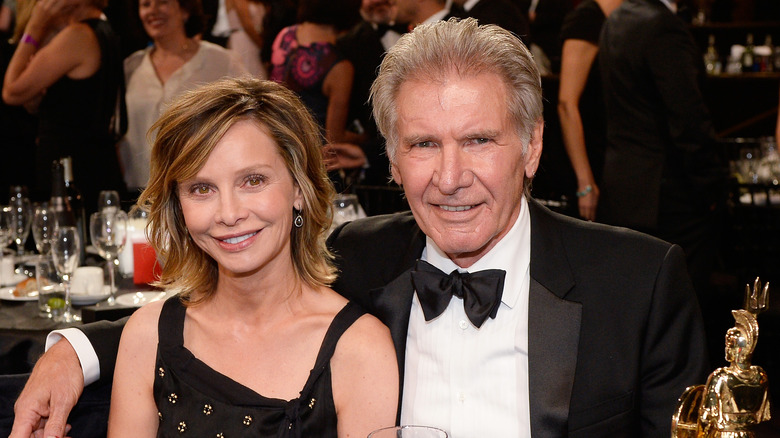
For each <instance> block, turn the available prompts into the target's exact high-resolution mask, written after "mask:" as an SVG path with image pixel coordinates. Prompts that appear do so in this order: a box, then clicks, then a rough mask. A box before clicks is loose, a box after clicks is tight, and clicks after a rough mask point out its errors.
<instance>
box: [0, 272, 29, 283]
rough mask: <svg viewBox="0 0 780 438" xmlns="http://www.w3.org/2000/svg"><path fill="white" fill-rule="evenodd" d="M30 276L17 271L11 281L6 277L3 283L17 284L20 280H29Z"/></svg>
mask: <svg viewBox="0 0 780 438" xmlns="http://www.w3.org/2000/svg"><path fill="white" fill-rule="evenodd" d="M28 278H30V277H28V276H26V275H24V274H16V273H15V274H14V276H13V277H12V278H11V281H6V280H5V279H3V284H2V285H3V286H16V285H17V284H18V283H19V282H20V281H22V280H27V279H28Z"/></svg>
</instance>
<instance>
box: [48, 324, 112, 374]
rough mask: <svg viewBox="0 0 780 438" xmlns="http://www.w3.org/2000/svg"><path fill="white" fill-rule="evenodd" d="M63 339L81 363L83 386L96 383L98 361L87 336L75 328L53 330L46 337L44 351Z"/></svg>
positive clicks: (98, 371)
mask: <svg viewBox="0 0 780 438" xmlns="http://www.w3.org/2000/svg"><path fill="white" fill-rule="evenodd" d="M63 337H64V338H65V339H67V340H68V342H70V345H71V346H72V347H73V349H74V350H76V355H77V356H78V357H79V362H81V371H82V372H83V373H84V386H87V385H89V384H91V383H95V382H97V381H98V380H99V379H100V361H99V360H98V357H97V353H95V349H94V348H93V347H92V344H91V343H90V342H89V339H88V338H87V335H85V334H84V332H82V331H81V330H79V329H77V328H66V329H62V330H54V331H53V332H51V333H49V335H48V336H47V337H46V351H48V350H49V348H51V346H52V345H54V344H56V343H57V342H59V341H60V340H61V339H62V338H63Z"/></svg>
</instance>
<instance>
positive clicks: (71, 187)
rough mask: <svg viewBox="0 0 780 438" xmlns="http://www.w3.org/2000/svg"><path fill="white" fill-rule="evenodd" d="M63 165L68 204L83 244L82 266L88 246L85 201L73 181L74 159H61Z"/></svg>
mask: <svg viewBox="0 0 780 438" xmlns="http://www.w3.org/2000/svg"><path fill="white" fill-rule="evenodd" d="M60 163H62V171H63V180H64V181H65V194H66V196H67V198H68V203H69V204H70V208H71V210H72V211H73V215H74V217H75V221H76V228H77V229H78V232H79V237H80V238H81V242H82V245H81V247H82V251H81V261H80V264H82V265H83V264H84V257H85V256H86V252H85V251H84V248H85V247H86V244H87V240H86V238H87V230H88V228H87V218H86V214H85V211H84V201H83V199H82V197H81V191H79V189H78V187H76V183H75V182H74V181H73V159H72V158H71V157H62V158H60Z"/></svg>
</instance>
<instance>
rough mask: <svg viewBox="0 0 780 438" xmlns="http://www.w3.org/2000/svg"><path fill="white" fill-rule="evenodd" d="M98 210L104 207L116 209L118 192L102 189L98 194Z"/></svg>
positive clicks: (117, 206)
mask: <svg viewBox="0 0 780 438" xmlns="http://www.w3.org/2000/svg"><path fill="white" fill-rule="evenodd" d="M97 208H98V211H103V210H104V209H106V208H108V209H114V210H116V209H118V208H119V192H117V191H116V190H103V191H101V192H100V194H99V195H98V206H97Z"/></svg>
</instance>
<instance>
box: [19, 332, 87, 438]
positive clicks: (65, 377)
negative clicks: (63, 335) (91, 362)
mask: <svg viewBox="0 0 780 438" xmlns="http://www.w3.org/2000/svg"><path fill="white" fill-rule="evenodd" d="M83 390H84V375H83V373H82V371H81V363H80V362H79V358H78V356H76V352H75V351H74V350H73V347H71V345H70V343H69V342H68V341H67V340H65V339H62V340H61V341H59V342H57V343H56V344H54V346H52V347H51V348H50V349H49V351H47V352H46V354H44V355H43V356H41V358H40V359H39V360H38V362H37V363H36V364H35V367H34V368H33V371H32V374H31V375H30V379H29V380H28V381H27V384H26V385H25V386H24V389H23V390H22V393H21V394H20V395H19V398H18V399H17V400H16V404H15V405H14V413H15V418H14V426H13V429H12V430H11V435H10V436H9V437H8V438H29V437H32V436H35V437H43V438H50V437H57V438H61V437H64V436H65V433H67V432H66V430H65V427H66V423H67V421H68V415H69V414H70V411H71V409H73V407H74V406H75V405H76V402H77V401H78V399H79V397H80V396H81V392H82V391H83Z"/></svg>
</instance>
